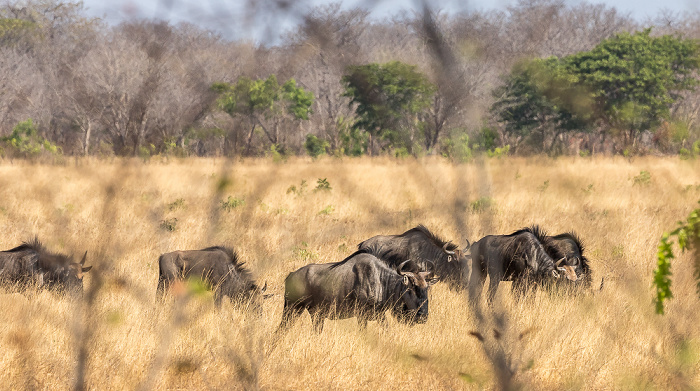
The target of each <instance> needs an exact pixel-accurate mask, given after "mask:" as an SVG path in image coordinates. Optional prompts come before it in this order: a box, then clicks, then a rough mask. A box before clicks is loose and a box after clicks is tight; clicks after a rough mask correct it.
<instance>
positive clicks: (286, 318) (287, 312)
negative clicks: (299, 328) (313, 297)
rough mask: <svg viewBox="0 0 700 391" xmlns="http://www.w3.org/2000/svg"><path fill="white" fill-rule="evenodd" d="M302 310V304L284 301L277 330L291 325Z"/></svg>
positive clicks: (283, 329)
mask: <svg viewBox="0 0 700 391" xmlns="http://www.w3.org/2000/svg"><path fill="white" fill-rule="evenodd" d="M302 312H304V307H303V306H301V305H298V304H294V303H288V302H286V301H285V302H284V310H282V322H280V325H279V327H278V328H277V331H278V332H279V331H285V330H287V329H288V328H290V327H292V325H294V322H296V320H297V319H298V318H299V316H300V315H301V313H302Z"/></svg>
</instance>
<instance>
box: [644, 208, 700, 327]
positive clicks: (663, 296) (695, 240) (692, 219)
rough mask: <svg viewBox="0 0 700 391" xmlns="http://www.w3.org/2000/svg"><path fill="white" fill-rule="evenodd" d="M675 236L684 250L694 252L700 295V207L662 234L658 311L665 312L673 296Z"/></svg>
mask: <svg viewBox="0 0 700 391" xmlns="http://www.w3.org/2000/svg"><path fill="white" fill-rule="evenodd" d="M699 203H700V202H699ZM673 237H675V238H676V239H677V240H678V246H679V247H680V249H681V251H682V252H685V251H686V250H692V251H693V252H694V263H693V266H694V276H695V281H696V284H697V285H696V288H697V293H698V295H699V296H700V208H698V209H695V210H693V211H692V212H690V214H689V215H688V218H687V219H686V221H679V222H678V223H677V228H676V229H674V230H673V231H671V232H666V233H664V234H663V235H662V236H661V242H660V243H659V247H658V252H657V262H656V266H657V268H656V270H655V271H654V286H655V287H656V299H655V304H656V313H657V314H663V313H664V301H665V300H667V299H670V298H672V297H673V293H672V292H671V260H672V259H674V258H675V255H674V254H673V241H672V240H673Z"/></svg>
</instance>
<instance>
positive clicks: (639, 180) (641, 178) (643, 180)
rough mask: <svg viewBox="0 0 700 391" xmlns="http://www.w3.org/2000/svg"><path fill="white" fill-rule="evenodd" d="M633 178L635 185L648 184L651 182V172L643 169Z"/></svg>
mask: <svg viewBox="0 0 700 391" xmlns="http://www.w3.org/2000/svg"><path fill="white" fill-rule="evenodd" d="M632 180H633V181H634V183H633V184H634V185H639V186H644V185H648V184H650V183H651V174H650V173H649V171H646V170H642V171H640V172H639V175H636V176H635V177H634V178H632Z"/></svg>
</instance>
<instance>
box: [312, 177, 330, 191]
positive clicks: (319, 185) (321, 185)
mask: <svg viewBox="0 0 700 391" xmlns="http://www.w3.org/2000/svg"><path fill="white" fill-rule="evenodd" d="M332 189H333V188H332V187H331V184H330V183H328V180H327V179H326V178H318V180H317V181H316V188H315V189H314V191H321V190H323V191H331V190H332Z"/></svg>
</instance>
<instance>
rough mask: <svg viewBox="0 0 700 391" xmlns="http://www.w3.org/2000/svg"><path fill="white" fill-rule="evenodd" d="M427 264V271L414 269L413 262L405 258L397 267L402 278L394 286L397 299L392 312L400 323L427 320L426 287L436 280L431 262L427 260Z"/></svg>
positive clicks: (415, 267)
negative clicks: (428, 268)
mask: <svg viewBox="0 0 700 391" xmlns="http://www.w3.org/2000/svg"><path fill="white" fill-rule="evenodd" d="M428 265H430V266H429V267H430V269H431V270H429V271H415V270H416V269H417V268H418V267H417V266H416V265H415V262H413V261H411V260H407V261H404V262H402V263H401V264H400V265H399V267H398V273H399V275H400V276H401V277H402V280H401V283H400V284H399V285H398V286H397V287H396V289H397V290H398V292H397V297H398V298H399V299H398V300H397V303H396V305H395V306H394V307H393V308H392V312H393V314H394V317H395V318H396V319H397V320H399V321H400V322H402V323H408V324H415V323H425V322H426V321H427V320H428V288H430V286H431V285H433V284H434V283H436V282H437V281H438V279H437V278H435V275H434V273H433V270H434V266H432V262H430V261H428ZM408 270H411V271H408Z"/></svg>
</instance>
